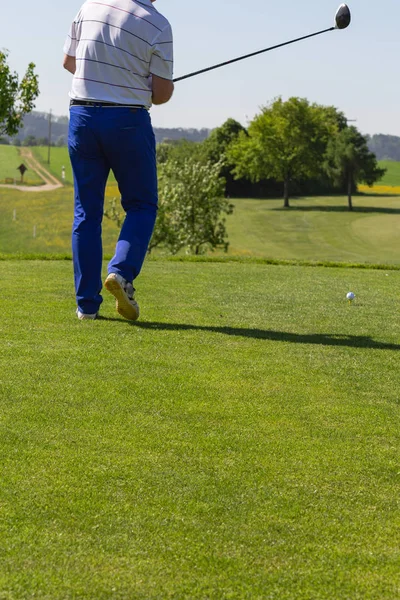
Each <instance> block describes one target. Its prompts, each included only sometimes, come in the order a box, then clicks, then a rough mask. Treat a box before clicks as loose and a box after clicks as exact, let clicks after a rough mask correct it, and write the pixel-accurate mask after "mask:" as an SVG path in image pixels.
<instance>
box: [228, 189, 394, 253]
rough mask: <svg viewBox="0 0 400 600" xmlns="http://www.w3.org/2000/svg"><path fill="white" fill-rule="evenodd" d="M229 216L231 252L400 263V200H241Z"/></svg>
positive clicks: (236, 203) (372, 198) (361, 198)
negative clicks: (287, 207)
mask: <svg viewBox="0 0 400 600" xmlns="http://www.w3.org/2000/svg"><path fill="white" fill-rule="evenodd" d="M234 205H235V210H234V213H233V215H232V216H231V217H228V220H227V228H228V232H229V240H230V253H232V254H238V255H245V256H246V255H247V256H253V255H256V256H270V257H273V258H279V259H291V258H298V259H302V260H333V261H345V262H348V261H350V262H383V263H397V264H398V263H399V262H400V218H399V215H400V197H392V198H379V197H373V196H372V197H367V196H365V197H363V196H360V197H356V198H354V206H355V210H354V211H353V212H352V213H350V212H349V211H348V210H347V201H346V198H344V197H339V196H338V197H332V198H302V199H298V200H291V206H292V208H291V210H283V209H282V200H236V201H234Z"/></svg>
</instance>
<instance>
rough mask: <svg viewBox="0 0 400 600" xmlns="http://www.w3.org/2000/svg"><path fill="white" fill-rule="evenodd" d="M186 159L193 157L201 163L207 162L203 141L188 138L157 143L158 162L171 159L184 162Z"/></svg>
mask: <svg viewBox="0 0 400 600" xmlns="http://www.w3.org/2000/svg"><path fill="white" fill-rule="evenodd" d="M186 159H193V160H196V161H197V162H199V163H202V164H204V163H205V162H206V156H205V153H204V150H203V144H202V143H201V142H190V141H188V140H178V141H170V142H162V143H161V144H158V145H157V162H158V164H163V163H165V162H167V161H169V160H172V161H176V162H182V161H185V160H186Z"/></svg>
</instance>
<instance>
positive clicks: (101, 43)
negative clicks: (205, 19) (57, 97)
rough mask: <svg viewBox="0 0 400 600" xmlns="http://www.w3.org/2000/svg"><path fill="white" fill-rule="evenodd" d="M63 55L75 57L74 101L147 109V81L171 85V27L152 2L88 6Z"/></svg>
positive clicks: (111, 0) (91, 1)
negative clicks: (153, 79)
mask: <svg viewBox="0 0 400 600" xmlns="http://www.w3.org/2000/svg"><path fill="white" fill-rule="evenodd" d="M64 53H65V54H68V55H69V56H75V57H76V72H75V75H74V76H73V80H72V89H71V92H70V94H69V95H70V97H71V98H74V99H80V100H99V101H103V102H116V103H118V104H141V105H143V106H147V107H149V106H151V95H152V92H151V81H150V79H149V77H150V75H152V74H153V75H158V76H159V77H163V78H164V79H172V70H173V44H172V31H171V26H170V24H169V23H168V21H167V19H166V18H165V17H163V16H162V15H161V14H160V13H159V12H158V11H157V10H156V9H155V8H154V7H153V5H152V3H151V2H150V0H140V1H139V0H106V1H104V2H103V1H102V0H87V2H85V3H84V4H83V5H82V7H81V9H80V11H79V12H78V14H77V16H76V18H75V20H74V22H73V23H72V25H71V29H70V32H69V35H68V37H67V39H66V41H65V44H64Z"/></svg>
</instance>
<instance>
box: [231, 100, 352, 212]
mask: <svg viewBox="0 0 400 600" xmlns="http://www.w3.org/2000/svg"><path fill="white" fill-rule="evenodd" d="M343 119H344V117H343ZM340 126H341V113H337V111H336V109H334V108H331V107H320V106H318V105H311V104H310V103H309V102H308V100H306V99H304V98H290V99H289V100H288V101H287V102H283V100H282V99H281V98H278V99H277V100H275V101H274V102H273V103H272V104H270V105H269V106H266V107H264V108H263V109H262V111H261V114H259V115H258V116H256V117H255V119H254V120H253V121H252V122H251V123H250V125H249V128H248V131H247V135H246V134H244V133H241V134H239V137H238V139H237V141H236V142H233V143H232V144H231V145H230V146H229V148H228V151H227V154H228V160H230V161H231V162H232V163H233V164H235V168H234V173H235V175H236V177H246V176H247V177H249V178H250V179H251V180H252V181H255V182H256V181H261V180H262V179H270V178H273V179H275V180H276V181H280V182H283V187H284V206H285V207H286V208H287V207H289V196H290V183H291V181H292V180H294V179H297V180H301V179H308V178H312V177H316V176H318V174H319V173H320V172H321V171H322V163H323V160H322V157H323V155H324V152H325V149H326V145H327V141H328V139H329V137H330V136H331V135H333V134H334V133H336V132H337V131H338V130H339V129H340ZM343 126H344V123H343Z"/></svg>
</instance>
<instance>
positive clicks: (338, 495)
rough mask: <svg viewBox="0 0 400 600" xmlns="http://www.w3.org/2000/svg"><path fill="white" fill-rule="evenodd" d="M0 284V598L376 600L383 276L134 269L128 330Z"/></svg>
mask: <svg viewBox="0 0 400 600" xmlns="http://www.w3.org/2000/svg"><path fill="white" fill-rule="evenodd" d="M0 276H1V280H2V296H1V299H0V303H1V310H2V320H1V322H0V332H1V336H2V340H3V344H2V347H1V353H0V374H1V375H0V393H1V406H2V411H1V421H0V426H1V436H0V460H1V464H2V465H3V466H2V486H1V488H0V512H1V519H0V534H1V538H2V545H1V549H0V552H1V562H0V564H1V567H0V586H1V587H0V589H1V593H2V594H3V595H4V596H5V597H10V598H25V597H32V596H33V595H35V596H36V597H41V598H52V600H57V599H63V600H64V599H67V598H76V597H84V598H93V599H104V600H105V599H108V598H116V599H121V600H122V599H126V598H146V599H147V598H150V599H153V598H154V599H155V598H160V597H162V598H168V597H169V598H199V599H200V598H266V597H269V598H273V599H275V598H276V599H278V598H279V599H292V598H296V599H300V600H302V599H306V598H321V599H322V598H326V599H328V598H329V599H331V598H352V599H353V598H354V599H356V598H359V599H363V600H364V599H367V600H368V599H371V600H372V599H378V598H379V599H388V600H389V599H390V600H392V599H393V598H396V595H397V592H398V589H399V584H400V577H399V573H400V569H399V566H400V555H399V542H400V538H399V531H400V528H399V524H400V510H399V509H400V507H399V501H398V483H399V467H398V456H399V450H400V436H399V425H400V410H399V409H400V404H399V398H398V389H400V380H399V378H400V375H399V369H398V353H399V350H400V343H399V340H400V324H399V320H398V318H397V312H398V311H397V310H394V308H395V307H396V306H397V305H398V297H399V292H400V280H399V274H398V273H397V272H395V271H392V272H391V273H389V274H386V273H383V272H381V271H374V270H364V269H360V270H356V269H354V270H346V269H323V268H315V269H307V268H302V267H293V266H279V265H277V266H269V265H260V264H252V263H250V264H249V263H247V262H244V263H242V262H239V263H238V262H230V263H212V262H210V263H200V262H199V263H189V262H173V261H148V262H147V263H146V265H145V268H144V271H143V274H142V276H141V278H140V284H139V282H138V286H137V287H138V300H139V302H140V303H141V308H142V314H143V320H142V321H140V322H139V323H138V324H137V325H131V324H129V323H127V322H125V321H123V320H121V319H119V317H118V315H117V314H116V313H115V311H114V303H113V299H112V298H111V297H108V296H105V301H104V303H103V305H102V310H101V314H102V316H103V318H102V319H100V320H98V321H94V322H79V321H78V320H77V319H76V318H75V316H74V300H73V292H72V269H71V264H69V263H68V262H63V261H58V262H39V261H36V262H33V261H30V262H29V261H26V262H24V261H21V262H16V261H10V262H5V261H2V262H1V263H0ZM20 281H23V282H24V289H28V290H30V293H29V294H25V293H24V294H21V286H20ZM348 289H353V290H354V291H355V292H356V294H357V300H356V302H355V303H354V305H349V304H348V303H347V302H346V300H345V294H346V292H347V291H348ZM33 300H34V301H33Z"/></svg>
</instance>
